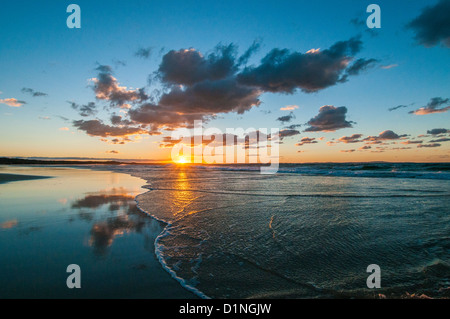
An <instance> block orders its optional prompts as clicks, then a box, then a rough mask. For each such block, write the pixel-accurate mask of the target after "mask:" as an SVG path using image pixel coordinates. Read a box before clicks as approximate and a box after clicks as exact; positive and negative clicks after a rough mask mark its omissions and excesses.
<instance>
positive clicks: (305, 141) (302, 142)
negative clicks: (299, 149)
mask: <svg viewBox="0 0 450 319" xmlns="http://www.w3.org/2000/svg"><path fill="white" fill-rule="evenodd" d="M317 143H319V142H318V141H317V140H316V139H315V138H312V137H303V138H302V139H301V140H300V142H299V143H297V144H295V146H303V145H305V144H317Z"/></svg>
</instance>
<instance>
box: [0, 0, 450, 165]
mask: <svg viewBox="0 0 450 319" xmlns="http://www.w3.org/2000/svg"><path fill="white" fill-rule="evenodd" d="M71 3H75V4H77V5H78V6H79V7H80V9H81V15H80V16H81V28H68V27H67V24H66V20H67V18H68V16H69V15H70V14H71V13H67V12H66V9H67V7H68V5H70V4H71ZM371 3H375V4H377V5H378V6H379V7H380V17H381V28H377V29H369V28H368V27H367V25H366V19H367V18H368V17H369V15H370V14H371V13H367V12H366V8H367V6H368V5H369V4H371ZM448 17H450V0H436V1H425V0H424V1H406V0H398V1H378V0H372V1H354V0H343V1H325V0H318V1H303V0H296V1H284V0H279V1H261V0H260V1H252V0H250V1H234V0H231V1H198V0H196V1H175V0H171V1H127V2H125V1H80V0H72V1H58V2H55V1H3V2H2V4H1V11H0V43H1V45H0V74H1V77H0V156H8V157H49V158H56V157H57V158H59V157H67V158H72V157H73V158H114V159H141V160H152V161H167V160H170V159H171V147H172V146H173V145H174V144H176V142H177V140H176V139H175V138H171V136H172V134H173V133H174V132H180V131H181V130H183V129H184V130H186V129H190V128H191V127H192V125H193V123H194V121H195V120H202V123H203V125H204V127H205V128H208V127H214V128H218V129H220V130H221V131H222V132H225V131H226V129H227V128H228V129H230V128H231V129H232V128H243V129H245V130H247V129H249V130H251V129H254V130H255V131H256V130H260V131H262V129H268V130H269V131H270V129H271V128H277V129H279V130H280V140H279V141H278V142H277V143H279V150H280V161H281V162H290V163H296V162H362V161H394V162H449V159H450V125H449V123H450V121H449V120H450V100H449V98H450V89H449V88H450V85H449V84H450V19H448Z"/></svg>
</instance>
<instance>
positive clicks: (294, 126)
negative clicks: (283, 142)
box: [285, 124, 302, 130]
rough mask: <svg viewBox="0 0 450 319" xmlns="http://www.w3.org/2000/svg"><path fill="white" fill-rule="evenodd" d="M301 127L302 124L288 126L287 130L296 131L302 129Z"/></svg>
mask: <svg viewBox="0 0 450 319" xmlns="http://www.w3.org/2000/svg"><path fill="white" fill-rule="evenodd" d="M301 126H302V125H301V124H291V125H288V126H286V127H285V129H288V130H295V129H297V128H299V127H301Z"/></svg>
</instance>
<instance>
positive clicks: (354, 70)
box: [347, 58, 379, 75]
mask: <svg viewBox="0 0 450 319" xmlns="http://www.w3.org/2000/svg"><path fill="white" fill-rule="evenodd" d="M378 62H379V61H378V60H377V59H364V58H361V59H358V60H356V61H355V62H354V63H353V64H352V65H351V66H350V67H348V68H347V74H348V75H358V74H360V73H361V72H362V71H365V70H367V69H369V68H371V67H374V66H375V64H376V63H378Z"/></svg>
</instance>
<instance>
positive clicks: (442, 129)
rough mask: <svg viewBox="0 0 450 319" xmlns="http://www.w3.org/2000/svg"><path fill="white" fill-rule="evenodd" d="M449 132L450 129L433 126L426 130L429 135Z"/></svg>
mask: <svg viewBox="0 0 450 319" xmlns="http://www.w3.org/2000/svg"><path fill="white" fill-rule="evenodd" d="M445 133H450V130H447V129H445V128H434V129H432V130H429V131H427V134H431V135H439V134H445Z"/></svg>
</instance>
